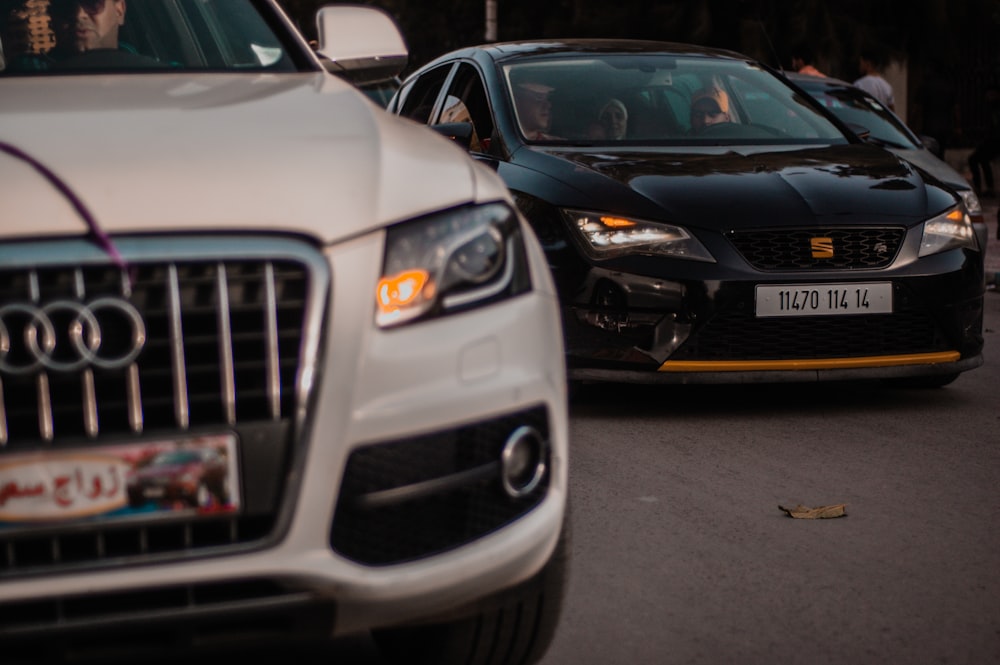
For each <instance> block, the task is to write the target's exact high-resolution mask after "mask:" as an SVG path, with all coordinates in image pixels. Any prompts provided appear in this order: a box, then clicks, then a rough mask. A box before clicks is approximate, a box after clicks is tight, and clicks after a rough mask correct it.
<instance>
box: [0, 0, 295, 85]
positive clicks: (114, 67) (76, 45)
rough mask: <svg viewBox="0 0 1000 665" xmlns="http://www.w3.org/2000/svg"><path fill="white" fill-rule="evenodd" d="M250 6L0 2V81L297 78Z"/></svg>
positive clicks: (291, 54) (263, 18)
mask: <svg viewBox="0 0 1000 665" xmlns="http://www.w3.org/2000/svg"><path fill="white" fill-rule="evenodd" d="M262 7H263V6H262V5H258V4H256V3H255V2H254V1H253V0H0V76H13V75H21V76H24V75H46V74H67V73H100V72H125V73H127V72H142V73H149V72H151V71H163V72H171V71H214V72H217V71H241V72H245V71H268V72H275V71H277V72H283V71H295V70H296V69H297V67H298V65H297V62H296V61H297V60H301V52H300V51H299V50H298V49H299V47H298V46H296V45H295V44H287V43H283V41H282V38H280V37H279V36H278V34H284V33H283V31H278V34H276V32H275V31H274V30H272V29H271V27H270V25H269V21H272V20H275V18H274V17H273V16H270V15H268V14H264V13H262V11H261V9H262Z"/></svg>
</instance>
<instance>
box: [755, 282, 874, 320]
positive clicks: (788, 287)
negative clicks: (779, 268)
mask: <svg viewBox="0 0 1000 665" xmlns="http://www.w3.org/2000/svg"><path fill="white" fill-rule="evenodd" d="M756 312H757V316H758V317H760V318H762V317H773V316H830V315H839V314H891V313H892V282H867V283H863V284H858V283H853V284H775V285H766V286H765V285H762V284H758V285H757V300H756Z"/></svg>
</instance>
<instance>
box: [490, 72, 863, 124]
mask: <svg viewBox="0 0 1000 665" xmlns="http://www.w3.org/2000/svg"><path fill="white" fill-rule="evenodd" d="M502 72H503V75H504V80H505V83H506V90H505V92H506V94H507V95H508V96H509V97H510V100H511V102H512V107H513V108H514V111H515V119H516V121H517V123H518V127H519V129H520V131H521V135H522V137H523V138H525V140H527V141H529V142H534V141H541V142H568V143H595V142H596V143H605V142H607V143H613V142H620V141H624V142H629V141H631V142H642V143H655V144H669V143H678V144H685V143H698V142H702V143H712V144H717V143H725V144H739V143H748V144H762V143H788V144H799V143H830V142H834V143H846V142H847V138H846V137H845V136H844V135H843V134H842V133H841V132H840V130H838V129H837V126H836V125H834V124H833V123H832V122H831V121H830V119H829V118H828V117H827V116H825V115H823V114H822V113H820V112H818V111H817V110H816V109H815V108H813V107H812V106H811V105H810V104H808V103H807V102H806V100H804V99H802V98H801V97H798V96H797V93H796V92H795V91H794V90H793V89H792V88H790V87H788V86H787V85H786V84H785V82H784V81H783V79H781V78H779V77H776V76H774V75H772V74H771V73H769V72H767V71H764V70H762V69H760V68H759V67H757V66H755V65H753V64H751V63H747V62H743V61H738V60H724V59H715V58H706V57H702V56H674V55H658V54H652V55H645V54H644V55H624V54H613V55H598V56H594V55H591V54H586V55H580V56H570V57H567V56H560V57H558V58H553V57H547V56H540V57H538V58H531V59H520V60H518V61H516V62H512V63H510V64H507V65H504V66H503V68H502Z"/></svg>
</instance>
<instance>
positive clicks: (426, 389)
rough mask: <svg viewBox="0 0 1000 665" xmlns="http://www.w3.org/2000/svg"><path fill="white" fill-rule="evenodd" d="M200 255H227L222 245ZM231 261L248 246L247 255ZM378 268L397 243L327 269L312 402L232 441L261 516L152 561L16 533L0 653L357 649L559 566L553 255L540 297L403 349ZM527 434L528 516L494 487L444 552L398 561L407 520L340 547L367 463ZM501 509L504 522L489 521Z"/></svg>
mask: <svg viewBox="0 0 1000 665" xmlns="http://www.w3.org/2000/svg"><path fill="white" fill-rule="evenodd" d="M199 243H200V244H201V246H202V247H203V248H204V249H203V250H202V251H205V252H206V253H211V251H212V250H211V249H209V248H211V246H212V243H211V242H210V241H209V240H207V239H204V238H200V239H199ZM224 244H227V246H234V245H235V246H240V245H239V243H234V242H233V241H232V239H230V238H226V239H224ZM278 244H280V243H277V242H276V241H275V239H273V238H270V239H266V241H265V242H263V243H261V244H259V245H255V244H254V243H247V244H245V245H242V246H240V247H241V249H240V251H242V252H251V253H253V252H255V251H257V252H261V253H263V254H267V253H269V252H273V251H274V247H275V246H276V245H278ZM293 244H294V243H293ZM120 247H121V249H122V251H123V254H124V255H125V256H126V259H128V260H132V261H138V260H139V258H140V257H139V256H138V254H136V253H134V252H133V253H130V252H131V250H130V246H129V244H128V243H126V242H123V243H121V244H120ZM254 248H256V249H254ZM215 249H217V247H216V248H215ZM300 251H303V250H302V248H296V249H294V250H292V251H291V253H292V254H296V253H298V252H300ZM304 251H305V252H306V253H307V254H310V253H311V251H312V250H308V249H306V250H304ZM381 253H382V237H381V235H380V234H372V235H371V236H367V237H363V238H357V239H355V240H353V241H352V242H350V243H347V244H345V245H343V246H337V247H333V248H327V249H326V250H325V254H326V256H325V257H322V258H321V259H320V262H321V263H322V264H325V265H328V266H330V273H329V275H328V278H327V279H325V280H324V279H319V280H313V281H312V288H313V289H314V290H315V289H317V288H319V295H320V296H321V297H320V298H319V300H318V301H317V302H316V303H315V307H314V308H313V309H312V310H311V312H312V313H311V314H307V315H306V319H307V320H306V324H305V326H304V328H303V331H302V333H301V341H300V340H299V339H298V338H295V342H296V344H297V345H298V344H299V343H301V344H302V346H303V348H304V349H305V350H304V351H303V355H304V356H309V355H310V354H311V355H313V356H314V357H315V363H309V362H306V363H303V364H302V365H301V367H302V368H303V369H301V370H300V373H299V374H298V376H297V378H296V382H297V384H298V385H299V386H301V387H302V392H301V393H300V395H299V397H300V398H299V399H298V400H296V399H291V398H290V399H289V400H288V402H287V403H284V402H283V403H282V404H281V405H279V406H280V408H281V410H280V413H279V416H280V417H278V418H276V419H274V420H273V421H270V419H268V418H267V417H265V416H264V414H259V413H258V414H256V417H257V418H259V419H262V420H265V421H268V424H259V423H258V424H256V425H253V424H251V425H244V424H241V418H240V417H239V416H238V417H237V420H236V422H235V424H233V425H232V426H231V427H229V428H228V429H231V430H232V431H235V432H236V433H237V434H238V435H239V436H240V440H241V442H242V444H241V445H244V446H246V448H245V449H244V451H243V452H244V472H246V473H247V474H248V475H247V476H246V477H245V478H244V479H243V480H244V481H245V482H244V485H243V486H244V487H245V488H247V491H248V492H250V491H252V490H253V489H256V490H261V492H256V493H255V494H254V495H253V496H248V497H247V498H246V500H245V502H244V506H245V508H246V511H247V513H251V514H243V515H239V516H234V517H229V516H222V517H219V518H217V519H216V518H212V519H208V518H206V519H195V520H184V521H180V520H179V521H173V520H167V521H164V522H161V523H156V524H144V523H142V522H140V523H138V524H137V525H135V528H131V527H130V529H131V531H129V533H130V534H131V533H133V532H134V533H135V534H137V535H136V541H135V542H137V543H139V544H132V545H129V547H128V548H124V549H122V548H121V547H119V548H117V549H114V550H112V549H110V548H109V547H107V545H108V543H109V542H110V539H109V538H108V537H107V533H108V532H107V531H101V530H95V529H94V528H93V527H92V526H91V525H82V526H81V525H73V526H72V527H70V528H66V529H62V528H52V527H46V528H42V529H36V530H32V531H29V532H21V531H18V532H16V533H14V532H9V531H8V532H7V533H2V532H0V539H2V540H3V542H4V545H5V547H4V549H3V550H2V551H3V552H4V557H3V558H2V559H0V642H2V643H3V644H4V645H5V649H10V651H8V652H7V653H10V654H16V653H19V652H18V649H20V650H21V652H23V653H26V654H31V653H47V651H46V650H47V649H51V648H58V650H59V651H60V653H69V652H71V651H73V650H77V651H78V652H79V653H83V654H86V653H88V649H91V650H93V649H107V648H108V647H109V646H113V645H115V644H116V643H117V644H119V646H121V647H122V648H123V649H125V650H126V651H129V652H136V653H140V652H148V653H162V650H163V649H165V648H168V647H176V646H180V647H181V648H187V647H191V646H195V647H197V646H205V645H211V644H218V643H223V642H226V641H230V640H237V641H239V642H241V643H242V642H245V641H247V640H249V639H254V638H260V639H265V638H267V639H269V638H274V637H280V638H286V637H293V636H297V635H299V634H302V633H304V634H306V635H309V636H311V635H323V636H336V635H344V634H349V633H353V632H357V631H360V630H366V629H370V628H375V627H381V626H387V625H392V624H396V623H400V622H408V621H415V620H418V619H421V618H425V617H429V616H434V615H437V614H440V613H443V612H446V611H450V610H454V609H455V608H457V607H461V606H462V605H464V604H468V603H472V602H474V601H475V600H477V599H479V598H482V597H484V596H486V595H489V594H491V593H493V592H495V591H497V590H500V589H503V588H506V587H509V586H511V585H514V584H516V583H518V582H520V581H522V580H524V579H527V578H528V577H530V576H531V575H533V574H534V573H536V572H537V571H538V570H539V569H540V568H541V567H542V566H543V565H544V564H545V562H546V561H547V560H548V558H549V557H550V555H551V554H552V552H553V551H554V549H555V546H556V542H557V540H558V537H559V532H560V529H561V525H562V521H563V513H564V508H565V497H566V489H567V469H568V424H567V415H566V393H565V366H564V360H563V353H562V337H561V330H560V328H559V321H558V316H557V313H556V312H557V309H556V305H555V296H554V293H553V292H552V288H551V284H550V282H549V281H548V278H547V273H546V272H545V266H544V262H543V260H542V258H541V254H540V252H539V251H537V250H530V251H529V255H530V261H531V265H532V270H533V277H536V288H535V289H534V290H532V291H530V292H529V293H527V294H523V295H521V296H518V297H515V298H513V299H510V300H507V301H504V302H501V303H496V304H493V305H490V306H489V307H485V308H481V309H476V310H472V311H468V312H464V313H462V314H458V315H454V316H451V317H448V318H447V319H441V320H432V321H427V322H424V323H421V324H417V325H411V326H403V327H400V328H396V329H393V330H389V331H380V330H377V329H376V328H375V327H374V326H373V325H372V323H371V322H372V321H373V305H374V302H373V300H374V298H373V293H374V290H373V288H372V289H363V288H358V284H372V285H374V284H375V282H376V279H377V275H376V271H377V270H378V267H379V265H380V262H381ZM189 258H190V257H189ZM313 258H314V259H315V258H316V257H315V256H314V257H313ZM100 260H105V259H104V257H100ZM182 290H183V289H182ZM310 345H311V348H310ZM237 394H239V390H237ZM286 406H287V408H286ZM237 411H239V407H237ZM254 417H255V416H254V415H253V414H251V415H250V416H248V418H249V419H250V420H253V418H254ZM522 424H527V425H530V426H532V427H534V428H537V429H539V430H540V431H543V432H544V435H545V436H546V438H547V443H548V449H547V450H548V459H547V462H548V469H547V477H546V479H545V482H544V484H540V485H539V487H538V489H537V491H536V492H535V493H534V494H532V495H531V496H530V497H527V498H526V499H525V500H522V501H521V502H520V503H517V502H516V501H513V500H511V499H510V497H508V496H507V495H505V494H504V492H503V489H502V488H501V487H500V483H499V482H494V481H495V478H490V477H485V478H480V479H479V484H478V485H476V488H477V489H476V491H475V492H470V491H469V490H468V488H467V487H465V486H462V487H457V488H454V487H450V486H449V487H448V488H446V489H447V490H448V491H453V492H455V493H457V495H458V496H461V497H463V498H464V499H465V500H466V502H467V503H466V508H467V509H466V510H465V511H464V512H463V514H461V515H459V516H458V517H457V518H454V524H453V528H452V529H451V530H449V531H448V533H447V534H446V535H445V536H440V537H438V538H437V539H434V540H432V541H430V542H429V543H428V544H422V541H421V540H420V536H421V533H420V529H419V528H418V529H415V530H413V531H411V532H410V533H409V534H407V533H399V534H398V541H397V542H385V541H386V539H387V538H388V537H389V536H390V535H391V534H392V531H391V525H392V524H394V523H393V522H392V521H391V520H385V521H383V522H382V524H383V525H385V524H389V525H390V529H389V530H386V527H385V526H383V527H382V531H373V532H371V533H366V532H365V529H364V524H363V523H362V524H360V525H359V524H358V523H357V522H358V520H355V524H354V526H353V527H352V531H351V532H350V533H349V534H348V535H347V536H342V539H341V540H338V538H337V537H336V536H335V534H337V533H338V519H339V518H338V514H339V513H338V511H341V510H344V508H345V506H344V505H342V502H340V501H339V498H340V497H341V496H342V488H344V487H345V484H346V483H347V481H348V480H349V479H348V478H346V477H345V470H346V469H347V468H348V467H349V460H350V459H351V458H352V455H355V454H357V453H358V452H359V451H364V450H368V449H377V448H379V447H381V446H391V447H393V448H394V449H395V450H402V451H405V449H406V447H407V446H406V444H407V442H413V441H418V442H422V443H421V444H420V445H423V446H424V447H425V450H428V449H432V448H433V447H434V442H435V441H436V440H438V439H440V440H442V441H445V440H447V441H449V442H451V444H452V446H453V447H452V450H453V451H454V450H460V449H462V448H463V445H462V442H465V441H471V440H474V439H475V440H476V441H478V443H477V444H476V445H478V446H479V453H478V454H479V455H480V456H483V455H486V456H488V455H490V454H493V452H492V451H494V450H495V449H496V446H497V441H499V442H500V444H502V443H503V440H504V436H505V434H506V433H507V430H509V429H512V428H516V427H517V426H520V425H522ZM202 426H204V425H202ZM212 428H213V429H214V428H217V426H212ZM491 428H492V429H491ZM484 432H485V433H484ZM146 434H148V435H150V436H152V435H154V433H153V432H152V431H148V432H147V433H146ZM119 436H120V435H119ZM477 437H478V438H477ZM456 441H457V442H458V443H456ZM267 451H272V452H270V453H269V452H267ZM389 457H390V458H392V457H393V455H390V456H389ZM480 461H482V460H478V461H477V460H475V459H474V460H473V461H472V462H470V463H469V464H468V465H466V466H461V465H462V464H465V462H461V463H459V462H455V461H454V460H453V459H449V460H448V461H447V463H445V461H441V462H440V464H430V465H426V468H425V469H424V471H422V473H425V474H429V475H431V476H434V475H435V474H441V475H448V474H451V473H456V472H461V471H462V470H467V469H468V468H472V467H476V468H478V467H481V466H483V464H480V463H479V462H480ZM387 468H388V470H387V472H386V473H387V475H388V476H392V474H399V475H400V478H399V482H398V485H399V486H405V485H413V484H415V483H419V482H420V480H421V478H416V479H414V477H413V476H412V468H410V467H409V466H408V465H407V464H406V460H405V455H404V456H402V457H401V458H399V459H396V460H395V466H394V467H393V466H390V467H387ZM268 470H269V472H268ZM407 474H410V475H407ZM459 475H460V473H459ZM423 479H424V480H426V479H427V478H426V477H425V478H423ZM383 480H386V481H387V482H388V483H389V486H392V485H393V483H395V482H396V481H395V480H393V478H392V477H389V478H384V479H383ZM383 489H384V488H383ZM463 492H465V494H463ZM455 495H456V494H447V492H445V493H444V494H443V495H442V496H438V497H431V498H432V499H436V500H431V501H428V502H427V503H426V504H424V506H423V508H424V509H426V510H427V511H434V510H439V509H440V508H441V505H442V504H445V505H447V504H448V503H449V502H448V498H449V497H451V496H455ZM424 498H425V499H426V498H427V497H426V496H425V497H424ZM343 503H346V501H345V502H343ZM511 503H515V504H517V505H515V506H514V507H513V508H511V507H510V504H511ZM484 504H486V505H487V507H492V508H493V512H490V513H489V515H488V516H487V517H486V518H483V517H482V508H483V505H484ZM498 506H500V507H501V508H502V510H497V507H498ZM409 509H410V513H409V516H410V517H411V518H413V517H420V518H422V519H424V521H425V524H431V523H434V522H436V521H437V520H436V517H437V516H438V515H437V514H432V515H421V510H422V508H421V507H419V506H418V507H417V508H413V507H412V506H410V507H409ZM477 510H479V511H480V512H478V513H477V512H476V511H477ZM468 516H472V517H470V518H469V519H464V518H465V517H468ZM395 524H398V522H397V523H395ZM418 526H419V525H418ZM463 528H466V529H467V530H466V531H464V532H463V531H462V529H463ZM456 534H457V535H456ZM151 536H153V537H152V539H151V538H150V537H151ZM365 538H368V540H367V541H366V542H361V544H360V545H359V544H358V542H360V541H364V539H365ZM406 539H409V540H410V542H409V544H408V545H407V547H405V548H400V542H402V541H404V540H406ZM71 542H72V543H73V544H74V549H73V550H72V551H74V552H77V553H79V552H84V551H85V553H84V554H81V555H78V556H75V557H74V558H70V557H67V556H66V554H67V553H68V552H69V551H70V549H68V545H69V544H70V543H71ZM151 542H155V543H158V544H159V545H158V546H157V547H151V546H150V544H151ZM345 543H347V544H345ZM387 552H388V554H387ZM128 635H136V636H141V639H138V638H137V639H135V640H133V639H131V638H130V637H128Z"/></svg>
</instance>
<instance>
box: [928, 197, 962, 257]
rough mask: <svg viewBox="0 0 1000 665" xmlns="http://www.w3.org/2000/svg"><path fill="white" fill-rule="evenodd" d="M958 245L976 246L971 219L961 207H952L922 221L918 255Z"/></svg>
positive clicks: (937, 251) (929, 253) (954, 247)
mask: <svg viewBox="0 0 1000 665" xmlns="http://www.w3.org/2000/svg"><path fill="white" fill-rule="evenodd" d="M960 247H967V248H970V249H975V248H976V238H975V233H974V232H973V229H972V220H971V219H969V215H968V214H967V213H966V212H965V211H964V210H963V209H962V208H960V207H955V208H952V209H951V210H949V211H947V212H944V213H941V214H940V215H938V216H937V217H934V218H932V219H928V220H927V221H926V222H924V229H923V237H922V238H921V240H920V254H919V255H920V256H930V255H931V254H937V253H939V252H944V251H947V250H949V249H956V248H960Z"/></svg>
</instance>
